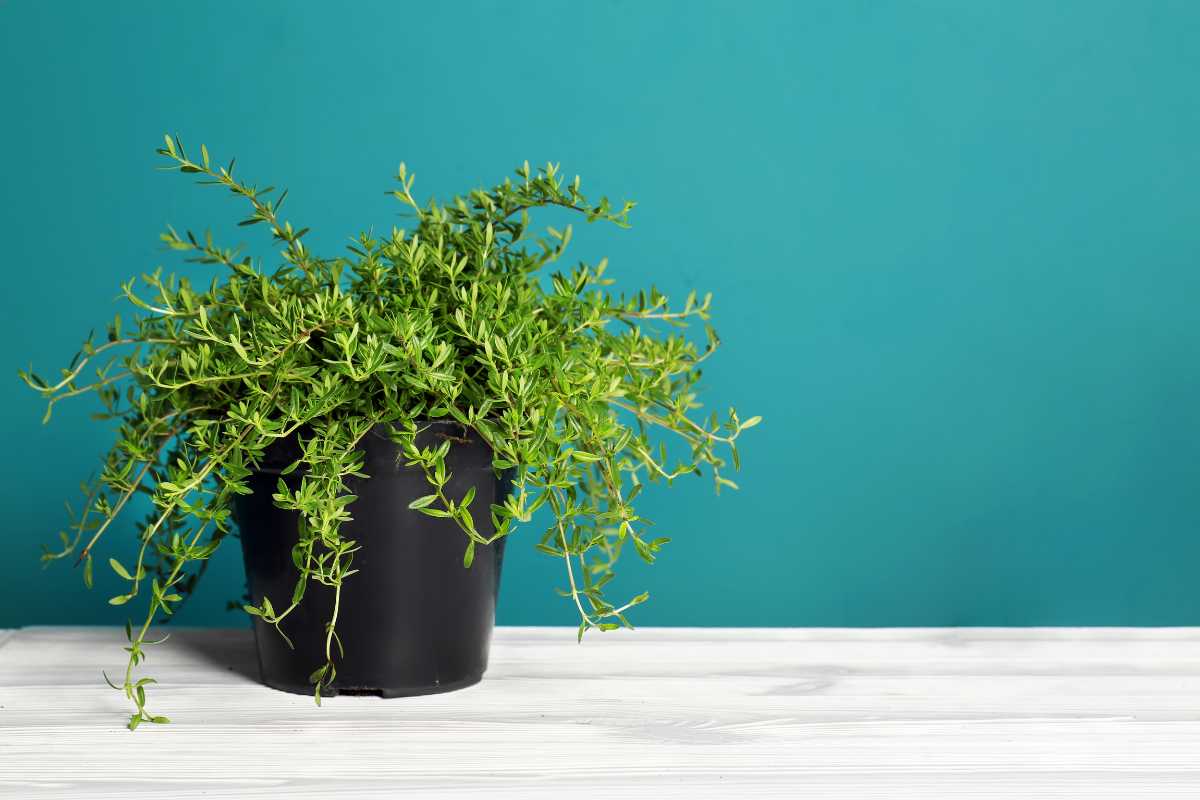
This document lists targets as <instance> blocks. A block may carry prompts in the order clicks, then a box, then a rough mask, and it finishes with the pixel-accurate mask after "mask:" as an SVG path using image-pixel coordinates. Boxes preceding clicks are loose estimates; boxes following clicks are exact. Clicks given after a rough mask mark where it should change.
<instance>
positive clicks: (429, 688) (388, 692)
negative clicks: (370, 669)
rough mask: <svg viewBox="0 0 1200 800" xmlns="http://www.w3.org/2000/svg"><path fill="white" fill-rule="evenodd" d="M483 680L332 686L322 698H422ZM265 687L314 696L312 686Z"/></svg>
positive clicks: (266, 683)
mask: <svg viewBox="0 0 1200 800" xmlns="http://www.w3.org/2000/svg"><path fill="white" fill-rule="evenodd" d="M482 680H483V675H482V674H480V675H473V676H471V677H467V678H463V679H461V680H457V681H449V682H447V683H437V684H433V685H425V686H393V687H389V688H386V689H376V688H369V687H365V686H364V687H358V686H337V685H334V686H330V687H327V688H325V689H323V690H321V697H339V696H340V697H378V698H381V699H383V700H393V699H395V698H398V697H421V696H423V695H427V694H445V693H446V692H456V691H458V690H459V689H467V688H469V687H471V686H474V685H475V684H477V683H479V682H480V681H482ZM262 683H263V685H264V686H266V687H268V688H270V689H275V690H277V691H280V692H287V693H288V694H303V695H308V696H309V697H311V696H312V694H313V687H312V685H311V684H309V685H305V686H295V685H284V684H279V683H275V682H272V681H268V680H263V681H262Z"/></svg>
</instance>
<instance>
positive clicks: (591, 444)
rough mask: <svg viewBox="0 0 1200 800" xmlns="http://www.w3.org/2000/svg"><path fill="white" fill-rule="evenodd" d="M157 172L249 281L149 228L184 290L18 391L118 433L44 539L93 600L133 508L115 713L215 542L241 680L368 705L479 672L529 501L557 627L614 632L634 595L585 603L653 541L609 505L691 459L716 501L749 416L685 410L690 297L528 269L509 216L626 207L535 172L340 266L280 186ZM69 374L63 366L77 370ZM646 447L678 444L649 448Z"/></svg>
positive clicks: (554, 246) (437, 211) (690, 404)
mask: <svg viewBox="0 0 1200 800" xmlns="http://www.w3.org/2000/svg"><path fill="white" fill-rule="evenodd" d="M158 153H159V154H161V155H162V156H163V157H165V158H166V159H167V160H168V161H169V164H170V166H169V167H168V168H169V169H177V170H178V171H180V172H183V173H185V174H190V175H195V176H197V177H198V178H199V179H200V182H201V183H204V184H211V185H215V186H219V187H223V188H224V189H226V190H227V191H229V192H231V193H232V194H233V195H236V196H237V198H239V199H240V200H242V201H244V202H246V203H247V204H248V216H247V217H246V218H245V219H243V220H242V221H241V222H240V224H241V225H246V226H254V225H262V226H264V227H265V228H266V229H267V230H268V231H269V232H270V234H271V236H272V237H273V239H274V241H275V242H276V243H277V244H278V245H279V246H280V247H281V248H282V253H281V258H282V260H281V263H279V264H278V265H277V266H267V265H264V264H263V263H261V262H256V261H254V260H253V259H251V258H250V257H245V256H242V255H240V254H239V253H238V252H237V251H236V250H232V249H224V248H222V247H220V246H218V245H217V244H216V243H215V242H214V241H213V238H212V236H211V235H210V234H205V235H202V236H198V235H196V234H193V233H191V232H186V233H184V234H182V235H181V234H179V233H177V232H176V230H175V229H173V228H168V229H167V232H166V233H164V234H163V235H162V240H163V241H164V242H165V244H166V245H167V247H169V248H170V249H172V250H176V251H180V252H181V253H182V254H184V256H185V257H186V258H187V260H189V261H194V262H199V263H200V264H207V265H215V266H217V267H219V268H220V271H219V273H218V276H217V277H214V278H211V279H210V278H207V277H206V278H205V279H204V280H203V283H201V282H193V281H192V280H189V279H188V278H187V277H176V276H175V275H174V274H164V273H163V272H162V271H161V269H160V270H156V271H154V272H153V273H150V274H146V275H143V276H142V277H141V279H140V282H138V281H134V280H131V281H129V282H127V283H125V284H123V286H122V291H123V294H124V297H125V298H126V299H127V300H128V301H129V302H130V303H131V304H133V306H135V307H136V309H137V311H136V313H135V316H134V318H133V319H132V320H131V321H129V322H123V321H122V319H121V318H120V317H119V316H118V317H116V318H114V319H113V321H112V322H111V323H110V324H109V325H108V326H107V335H106V336H105V337H104V339H102V340H97V339H95V338H93V337H92V336H89V337H88V339H87V341H86V342H85V343H84V344H83V347H82V349H81V350H80V352H79V353H78V354H77V355H76V357H75V358H74V359H73V360H72V361H71V363H70V364H69V365H68V367H67V368H66V369H64V370H62V373H61V375H60V376H59V377H58V378H56V379H54V380H46V379H43V378H41V377H39V376H37V375H36V374H33V373H32V372H22V373H21V377H22V378H23V379H24V380H25V382H26V383H28V384H29V386H31V387H32V388H34V389H35V390H37V391H38V392H40V393H41V394H42V396H43V397H45V398H46V399H47V400H48V406H47V411H46V419H47V420H48V419H49V417H50V412H51V410H52V409H53V407H54V405H55V404H56V403H57V402H58V401H59V400H62V399H64V398H67V397H71V396H75V395H80V394H84V393H91V394H94V395H95V396H96V397H98V398H99V401H100V404H101V406H102V412H101V413H100V414H98V415H97V416H99V417H100V418H102V419H109V420H116V421H117V423H118V429H117V440H116V443H115V445H114V446H113V447H112V449H111V450H110V451H109V453H108V455H107V457H106V458H105V460H104V464H103V468H102V470H101V472H100V474H99V476H98V477H97V478H96V479H95V480H94V481H93V482H92V483H91V484H90V485H86V486H85V487H84V488H85V493H86V499H85V501H84V503H83V505H82V508H81V511H80V512H79V514H78V515H76V516H74V517H73V518H72V521H71V526H70V528H69V529H68V531H67V532H64V533H62V534H60V537H61V539H62V547H61V549H55V550H51V549H49V548H48V549H47V552H46V553H45V554H44V556H43V558H44V559H45V560H47V561H50V560H56V559H64V558H67V557H69V556H72V555H74V556H75V560H76V563H77V564H82V567H83V580H84V581H85V583H87V585H88V586H89V587H90V586H91V584H92V572H93V563H94V561H95V559H96V555H95V551H96V547H97V544H98V543H99V541H100V539H101V538H102V537H103V536H104V534H105V533H106V532H107V531H109V530H110V528H111V527H112V525H113V522H114V520H116V519H117V517H118V516H119V515H120V514H121V512H122V511H123V510H125V509H126V508H127V507H128V505H129V503H130V501H131V499H132V498H134V497H135V496H138V495H139V494H141V495H146V496H148V497H149V499H150V501H151V506H152V509H151V513H150V514H149V516H148V517H147V518H146V519H145V520H144V521H142V522H141V523H140V524H139V525H138V526H137V534H138V542H139V547H138V554H137V557H136V561H134V562H133V563H131V564H123V563H121V562H120V561H118V560H117V559H115V558H110V559H108V560H107V566H109V567H110V568H111V569H112V570H113V571H114V572H115V573H116V574H117V575H118V576H119V577H120V578H121V579H122V580H124V581H125V582H126V583H127V586H126V590H125V591H123V592H122V593H121V594H118V595H117V596H115V597H113V598H111V599H110V600H109V601H108V602H109V603H112V604H115V605H123V604H125V603H128V602H130V601H133V600H135V599H139V600H141V599H144V600H145V601H146V602H145V605H146V611H145V614H144V616H142V617H141V618H140V620H141V621H140V622H139V623H137V624H134V623H129V624H127V625H126V636H127V638H128V640H129V642H128V646H127V648H126V649H127V651H128V653H129V660H128V666H127V668H126V670H125V674H124V677H123V679H119V680H115V681H114V680H111V679H109V678H108V676H106V680H109V683H110V685H112V686H113V687H114V688H116V689H119V690H120V691H122V692H124V693H125V695H126V696H127V697H128V698H129V699H130V700H131V701H132V702H133V704H134V706H135V710H134V713H133V714H132V716H131V717H130V721H129V727H130V728H136V727H137V726H138V725H139V724H140V723H142V722H166V721H167V720H166V718H165V717H162V716H158V715H155V714H152V713H150V711H149V710H148V709H147V707H146V686H147V685H148V684H149V683H152V682H153V681H152V679H150V678H145V677H138V672H137V669H136V668H137V667H138V665H139V664H140V663H141V661H142V660H143V659H144V658H145V655H146V648H147V646H148V645H150V644H151V642H150V641H149V640H148V638H147V637H148V635H149V634H150V630H151V626H152V624H153V623H154V622H155V621H156V620H158V619H166V618H169V617H170V616H171V615H172V614H173V613H174V612H175V611H176V610H177V608H178V607H179V604H180V603H182V602H183V601H184V599H185V598H186V596H187V595H188V594H189V593H190V592H191V590H192V589H193V588H194V586H195V584H196V581H197V579H198V578H199V577H200V576H201V575H202V574H203V572H204V567H205V564H206V563H207V559H209V557H210V556H212V554H213V552H214V551H215V550H216V549H217V547H218V546H219V545H220V544H221V542H222V541H223V540H224V539H225V538H226V536H227V535H228V534H229V533H230V532H231V531H232V530H234V523H236V527H237V530H239V534H240V538H241V541H242V546H243V552H244V555H245V561H246V568H247V578H248V589H249V595H250V597H249V601H248V602H247V603H246V605H245V610H246V612H247V613H249V614H250V615H252V617H253V622H254V630H255V634H256V636H255V638H256V642H257V647H258V652H259V662H260V666H261V667H262V672H263V679H264V681H265V682H266V683H267V684H269V685H272V686H276V687H278V688H282V689H287V690H292V691H298V690H303V691H306V692H307V691H312V692H313V693H314V694H315V696H316V699H317V702H318V703H319V702H320V698H321V696H322V695H323V694H324V695H328V694H331V693H337V692H342V693H362V692H370V693H375V694H382V695H385V696H394V695H406V694H420V693H425V692H434V691H445V690H449V689H454V688H458V687H460V686H465V685H468V684H470V683H473V682H475V681H477V680H479V679H480V677H481V675H482V674H483V671H484V669H485V667H486V663H487V650H488V643H489V641H490V636H491V630H492V626H493V620H494V612H495V600H496V591H497V588H498V581H499V575H500V562H501V557H502V553H503V546H504V542H505V541H506V538H507V537H508V536H509V535H510V534H511V533H512V531H513V529H514V526H515V525H516V524H518V523H525V522H529V521H530V519H531V517H532V515H533V514H534V513H535V512H536V511H538V509H540V508H544V509H545V510H546V511H547V512H548V514H547V516H548V519H549V526H548V527H547V528H546V530H545V532H544V533H543V534H542V535H541V537H540V539H539V540H538V542H537V548H538V549H539V550H541V551H542V552H544V553H546V554H547V555H549V556H551V557H553V558H556V559H560V560H561V561H562V564H563V569H564V572H565V578H566V588H565V589H564V590H560V591H561V592H562V594H563V595H564V596H565V597H566V598H567V600H568V601H569V602H570V603H571V604H572V605H573V606H574V608H575V609H576V610H577V612H578V614H579V636H580V638H582V636H583V634H584V633H585V632H586V631H588V630H590V629H593V628H594V629H599V630H608V629H611V628H615V627H618V626H621V625H628V624H629V622H628V619H627V617H626V612H627V611H628V610H629V609H630V608H631V607H632V606H634V605H637V604H639V603H641V602H643V601H644V600H646V598H647V595H646V594H641V595H638V596H636V597H634V598H632V599H630V600H628V601H625V602H622V603H620V604H614V603H613V602H611V601H610V600H609V599H607V597H606V596H605V594H604V590H605V586H606V584H607V583H608V582H609V580H610V579H611V578H612V577H613V569H614V566H615V564H616V562H617V560H618V557H619V556H620V554H621V552H622V550H623V549H624V548H626V547H632V548H633V549H634V550H635V551H636V552H637V554H638V555H639V556H640V557H641V558H643V559H645V560H646V561H653V560H654V558H655V556H656V554H657V553H658V551H659V549H660V548H661V547H662V546H663V545H664V544H665V543H666V542H667V541H668V540H667V539H666V538H665V537H654V536H652V535H651V534H650V533H649V522H648V521H647V520H645V519H643V518H642V517H641V516H639V515H638V514H637V512H636V511H635V509H634V505H633V502H634V501H635V500H636V498H637V497H638V495H639V493H640V492H641V491H642V489H643V487H644V486H645V485H646V484H647V483H655V482H658V481H664V482H666V483H668V484H669V483H671V482H672V481H674V480H675V479H677V478H680V477H682V476H687V475H692V474H700V473H701V470H702V469H704V468H707V470H708V471H709V473H710V474H711V477H712V479H713V480H714V482H715V485H716V488H717V490H718V491H719V490H720V487H721V486H723V485H727V486H732V485H733V483H732V482H731V481H730V480H729V479H728V478H727V477H726V476H725V474H723V471H724V470H725V469H726V466H727V461H726V459H727V458H728V459H729V462H728V463H729V465H730V466H732V467H734V468H736V467H737V466H738V455H737V447H736V441H737V438H738V436H739V435H740V434H741V432H742V431H744V430H745V429H747V428H749V427H751V426H753V425H755V424H756V423H757V422H758V421H759V418H758V417H753V418H750V419H745V420H742V419H740V418H739V417H738V415H737V413H736V412H735V411H733V410H732V409H731V410H730V411H729V413H728V416H727V418H724V419H719V418H718V416H717V415H716V414H712V415H711V416H709V417H706V418H696V417H695V416H694V414H695V410H696V409H697V408H698V407H699V404H698V403H697V400H696V384H697V381H698V379H699V378H700V367H701V364H702V363H703V362H704V361H705V360H706V359H707V358H708V357H709V356H711V355H712V353H713V352H714V351H715V350H716V348H717V345H718V340H717V337H716V334H715V333H714V332H713V331H712V329H711V328H710V327H708V328H707V331H708V336H707V340H706V343H705V344H704V345H703V346H699V345H697V344H696V343H694V342H693V341H691V340H689V339H688V338H687V337H686V336H685V335H684V333H683V332H682V331H681V330H679V329H680V328H683V327H684V326H686V325H687V323H688V322H689V321H692V320H707V319H708V315H709V306H710V298H709V297H705V298H704V299H703V300H699V301H698V300H697V298H696V295H695V294H694V293H693V294H692V295H691V296H689V297H688V298H687V301H686V302H685V303H684V304H683V306H682V307H679V308H670V307H668V303H667V299H666V298H665V297H664V296H663V295H661V294H660V293H659V292H657V291H656V290H654V289H650V290H648V291H639V292H637V293H635V294H631V295H613V294H611V293H610V292H609V291H608V290H607V288H606V287H608V286H609V285H611V284H612V281H611V280H609V279H608V278H607V277H605V266H606V265H605V262H604V261H601V262H600V263H598V264H596V265H595V266H591V265H587V264H583V263H581V264H579V265H578V266H576V267H574V268H572V269H570V270H566V271H561V272H555V273H554V274H552V275H550V276H548V278H547V279H544V278H543V277H542V276H541V273H540V272H539V270H541V269H542V268H543V267H544V266H546V265H547V264H549V263H551V262H554V261H556V260H557V259H559V258H560V257H561V256H562V254H563V252H564V251H565V249H566V247H567V245H568V243H569V242H570V239H571V228H570V227H566V228H564V229H563V230H561V231H559V230H555V229H554V228H546V229H545V232H544V233H542V234H534V233H533V232H532V231H531V227H530V224H531V223H530V212H534V211H537V210H538V209H544V208H548V207H560V208H563V209H569V210H570V211H573V212H576V213H578V214H580V215H582V216H583V218H584V219H586V220H587V221H589V222H593V221H606V222H612V223H616V224H617V225H619V226H622V227H624V226H626V225H627V217H628V214H629V211H630V209H631V208H632V207H633V204H632V203H626V204H624V205H623V206H621V207H620V208H614V207H613V206H612V205H610V203H609V201H608V200H607V199H601V200H600V201H599V202H598V203H595V204H593V203H590V202H588V201H587V199H586V198H585V197H584V196H583V195H582V194H581V193H580V189H579V178H577V177H576V178H575V179H574V180H573V181H571V182H567V181H565V180H564V178H563V176H562V175H561V174H560V172H559V169H558V167H556V166H554V165H547V166H546V167H544V168H542V169H540V170H538V171H536V172H535V171H533V170H531V169H530V168H529V165H528V164H525V165H524V166H522V167H521V168H520V169H518V170H517V172H516V179H515V180H512V179H509V180H505V181H504V182H503V183H500V184H499V185H497V186H494V187H493V188H491V189H488V190H484V189H478V190H475V191H472V192H470V193H469V194H467V195H465V196H463V197H456V198H454V199H453V200H452V201H451V202H449V203H446V204H444V205H442V204H438V203H437V202H432V201H431V202H429V203H428V204H424V205H422V204H421V203H418V202H417V200H416V199H415V198H414V197H413V194H412V187H413V177H412V176H411V175H409V174H408V173H407V172H406V171H405V168H404V166H403V165H401V167H400V170H399V174H398V175H397V176H396V180H397V182H398V187H397V188H396V189H395V191H394V192H393V194H394V195H395V197H396V199H398V200H399V201H400V202H401V203H403V204H404V205H405V206H406V207H407V209H408V210H409V212H410V213H411V214H412V216H413V222H412V225H411V227H410V228H409V229H407V230H401V229H398V228H394V229H393V230H391V231H390V232H389V233H388V234H386V235H379V236H376V235H373V234H371V233H364V234H361V235H360V236H359V237H358V238H357V239H356V240H355V241H354V243H353V244H352V245H351V246H350V247H349V248H348V249H347V252H346V253H345V254H343V255H341V256H337V257H332V258H322V257H318V256H316V255H314V254H313V253H312V252H311V251H310V250H309V249H308V247H307V246H306V245H305V244H304V238H305V234H306V233H307V232H308V229H307V228H296V227H293V226H292V224H291V223H289V222H286V221H284V219H283V218H282V217H281V216H280V211H281V208H282V206H283V204H284V199H285V197H286V195H287V192H286V191H284V192H281V193H278V194H276V193H275V191H274V189H273V188H271V187H267V188H258V187H256V186H254V185H253V184H249V183H245V182H243V181H242V180H240V179H239V178H237V177H235V176H234V162H233V161H230V162H229V164H228V165H224V166H222V165H218V164H216V162H214V161H212V160H210V158H209V154H208V150H207V149H206V148H205V147H203V146H201V148H200V152H199V154H198V155H197V156H196V157H193V156H190V155H188V153H187V152H186V151H185V149H184V146H183V143H182V142H181V141H180V140H179V139H178V137H171V136H167V137H166V142H165V146H164V147H162V148H161V149H159V150H158ZM85 375H86V377H85ZM659 434H670V435H671V437H672V438H673V439H674V440H675V441H677V442H678V443H679V445H681V446H680V447H676V448H675V450H676V451H677V452H676V453H675V456H674V457H672V456H671V455H670V454H669V452H668V449H667V446H666V443H665V442H663V441H660V438H661V437H660V436H659Z"/></svg>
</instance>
